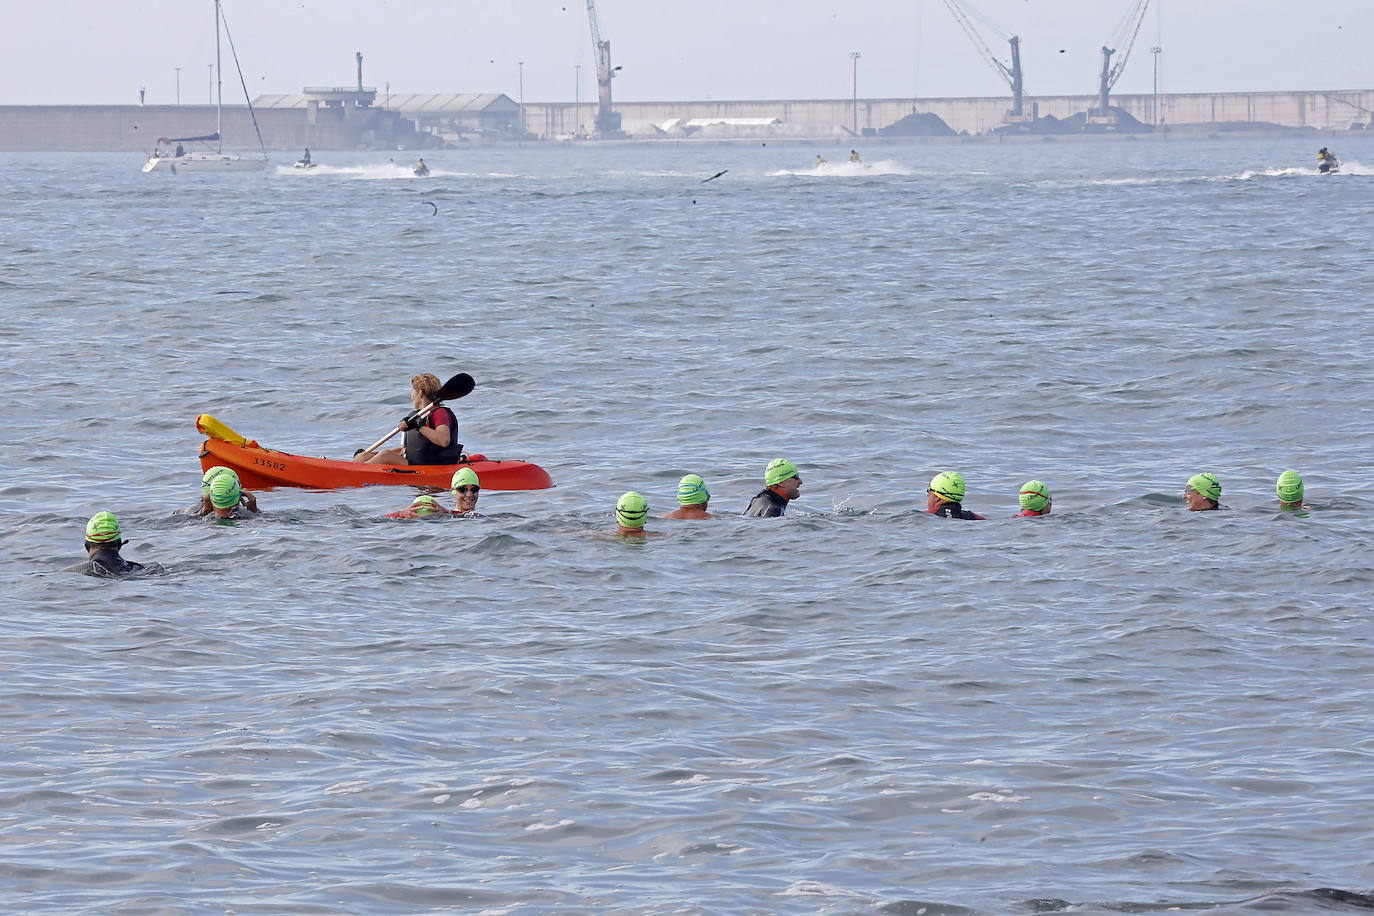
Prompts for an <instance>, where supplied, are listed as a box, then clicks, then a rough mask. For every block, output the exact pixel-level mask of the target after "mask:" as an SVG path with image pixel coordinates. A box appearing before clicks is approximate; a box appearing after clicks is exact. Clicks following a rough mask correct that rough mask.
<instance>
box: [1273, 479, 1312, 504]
mask: <svg viewBox="0 0 1374 916" xmlns="http://www.w3.org/2000/svg"><path fill="white" fill-rule="evenodd" d="M1274 491H1275V493H1276V494H1277V495H1278V497H1279V508H1280V509H1310V508H1312V507H1311V506H1305V505H1303V502H1302V497H1303V488H1302V475H1301V474H1299V473H1298V472H1297V471H1284V472H1283V473H1282V474H1280V475H1279V479H1278V481H1277V482H1276V483H1275V484H1274Z"/></svg>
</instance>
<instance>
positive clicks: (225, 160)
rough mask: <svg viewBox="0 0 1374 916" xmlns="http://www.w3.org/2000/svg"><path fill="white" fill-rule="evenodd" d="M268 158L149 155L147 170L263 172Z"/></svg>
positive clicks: (218, 154)
mask: <svg viewBox="0 0 1374 916" xmlns="http://www.w3.org/2000/svg"><path fill="white" fill-rule="evenodd" d="M266 167H267V160H266V159H241V158H239V157H238V156H230V155H227V154H224V153H187V154H186V155H185V156H149V157H148V161H147V162H145V163H143V171H145V172H261V171H262V170H263V169H265V168H266Z"/></svg>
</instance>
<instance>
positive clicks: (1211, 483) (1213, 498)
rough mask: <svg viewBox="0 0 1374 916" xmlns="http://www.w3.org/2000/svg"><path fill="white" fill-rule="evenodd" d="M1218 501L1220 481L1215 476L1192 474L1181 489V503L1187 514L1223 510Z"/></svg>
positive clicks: (1219, 497) (1219, 498)
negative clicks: (1185, 506)
mask: <svg viewBox="0 0 1374 916" xmlns="http://www.w3.org/2000/svg"><path fill="white" fill-rule="evenodd" d="M1220 500H1221V481H1220V480H1218V479H1217V475H1215V474H1209V473H1202V474H1194V475H1193V476H1192V477H1189V478H1188V485H1187V486H1185V487H1184V488H1183V502H1184V504H1186V505H1187V507H1188V511H1189V512H1212V511H1215V510H1217V509H1222V508H1225V507H1224V506H1222V505H1221V502H1220Z"/></svg>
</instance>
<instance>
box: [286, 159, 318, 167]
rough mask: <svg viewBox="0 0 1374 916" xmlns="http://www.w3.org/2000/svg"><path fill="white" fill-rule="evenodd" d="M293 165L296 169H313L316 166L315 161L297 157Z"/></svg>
mask: <svg viewBox="0 0 1374 916" xmlns="http://www.w3.org/2000/svg"><path fill="white" fill-rule="evenodd" d="M291 167H292V168H296V169H313V168H314V167H315V163H313V162H306V161H305V160H304V159H297V160H296V161H295V163H294V164H293V165H292V166H291Z"/></svg>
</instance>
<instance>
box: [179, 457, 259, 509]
mask: <svg viewBox="0 0 1374 916" xmlns="http://www.w3.org/2000/svg"><path fill="white" fill-rule="evenodd" d="M221 474H227V475H229V476H230V477H232V478H233V479H234V481H235V482H238V479H239V475H238V472H237V471H235V470H234V469H233V468H227V467H224V466H223V465H215V466H214V467H212V468H211V469H210V470H208V471H206V472H205V476H203V477H201V478H200V504H199V505H197V506H196V507H195V509H194V512H195V514H196V515H209V514H210V513H212V512H214V511H215V507H214V505H213V504H212V503H211V502H210V485H211V484H213V483H214V482H215V478H216V477H219V476H220V475H221ZM239 492H240V494H241V498H242V501H243V503H244V506H245V508H247V509H248V511H249V512H257V511H258V499H257V497H256V496H254V495H253V494H252V493H250V492H248V491H247V490H245V489H243V486H242V484H240V485H239Z"/></svg>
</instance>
